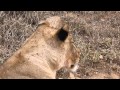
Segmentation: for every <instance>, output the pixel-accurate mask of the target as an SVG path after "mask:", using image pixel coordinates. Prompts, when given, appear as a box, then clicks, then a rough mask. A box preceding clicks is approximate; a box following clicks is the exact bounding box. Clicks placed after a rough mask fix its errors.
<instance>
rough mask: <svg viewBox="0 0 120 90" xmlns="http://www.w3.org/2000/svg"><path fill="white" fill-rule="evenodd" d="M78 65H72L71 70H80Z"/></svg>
mask: <svg viewBox="0 0 120 90" xmlns="http://www.w3.org/2000/svg"><path fill="white" fill-rule="evenodd" d="M78 67H79V66H78V64H74V65H71V66H70V68H71V72H76V71H77V69H78Z"/></svg>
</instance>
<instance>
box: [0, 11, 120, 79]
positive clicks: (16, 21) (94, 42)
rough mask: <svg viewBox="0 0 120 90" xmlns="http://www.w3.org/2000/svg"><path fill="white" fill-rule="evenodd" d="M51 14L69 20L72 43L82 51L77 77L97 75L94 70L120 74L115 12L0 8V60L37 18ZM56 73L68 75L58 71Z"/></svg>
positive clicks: (119, 31)
mask: <svg viewBox="0 0 120 90" xmlns="http://www.w3.org/2000/svg"><path fill="white" fill-rule="evenodd" d="M54 15H58V16H60V17H62V18H64V20H66V21H68V22H69V25H70V31H71V32H72V34H73V36H74V43H75V45H76V46H77V47H78V48H80V50H81V54H80V56H81V57H80V63H79V66H80V68H79V69H78V71H77V74H78V77H79V78H94V77H98V78H100V77H99V75H98V76H95V75H97V74H96V73H105V74H108V75H111V76H108V77H104V78H115V75H117V76H119V77H120V12H118V11H111V12H110V11H109V12H107V11H56V12H55V11H39V12H38V11H0V62H1V63H3V61H5V60H6V59H8V58H9V57H10V56H11V55H12V54H13V52H15V51H16V50H17V49H19V48H20V46H21V44H22V43H23V42H24V41H25V40H26V38H27V37H29V36H30V35H31V34H32V33H33V31H34V30H35V28H36V27H37V25H38V23H39V21H41V20H43V19H45V18H47V17H50V16H54ZM113 73H115V75H113ZM58 76H59V77H63V78H66V76H67V75H66V74H65V72H64V70H61V71H59V74H58Z"/></svg>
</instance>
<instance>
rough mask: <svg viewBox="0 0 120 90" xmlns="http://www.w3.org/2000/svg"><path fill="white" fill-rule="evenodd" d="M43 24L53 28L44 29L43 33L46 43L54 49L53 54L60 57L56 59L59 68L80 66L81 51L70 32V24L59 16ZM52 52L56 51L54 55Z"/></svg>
mask: <svg viewBox="0 0 120 90" xmlns="http://www.w3.org/2000/svg"><path fill="white" fill-rule="evenodd" d="M41 24H44V25H46V26H48V27H50V28H51V29H46V30H44V31H42V33H43V35H44V38H45V40H46V43H47V44H48V45H49V46H50V47H51V49H52V50H51V56H53V57H55V58H57V59H59V60H58V61H57V60H56V65H57V66H58V68H59V69H60V68H61V67H67V68H68V69H70V70H71V71H75V70H76V69H77V67H78V65H77V63H78V62H79V53H80V52H79V50H78V49H77V48H76V47H75V45H74V44H73V37H72V35H71V33H70V32H69V27H68V24H66V23H65V22H63V20H61V18H60V17H58V16H54V17H51V18H48V19H46V21H42V23H41ZM53 50H54V51H53ZM52 52H55V53H54V55H53V53H52Z"/></svg>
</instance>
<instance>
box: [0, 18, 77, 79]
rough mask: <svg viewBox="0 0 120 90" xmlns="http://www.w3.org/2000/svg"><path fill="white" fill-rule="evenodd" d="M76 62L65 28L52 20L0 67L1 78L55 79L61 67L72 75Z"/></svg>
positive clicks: (58, 21)
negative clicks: (68, 70) (70, 71)
mask: <svg viewBox="0 0 120 90" xmlns="http://www.w3.org/2000/svg"><path fill="white" fill-rule="evenodd" d="M78 58H79V50H77V49H76V48H75V46H74V45H73V43H72V36H71V35H70V33H69V31H68V26H67V24H65V22H63V21H62V20H61V18H60V17H58V16H53V17H50V18H47V19H46V20H45V21H42V22H41V23H40V25H39V26H38V27H37V30H36V31H35V32H34V33H33V34H32V35H31V36H30V37H29V38H28V39H27V40H26V41H25V42H24V44H23V45H22V47H21V48H20V49H19V50H18V51H16V52H15V53H14V54H13V56H11V57H10V58H9V59H8V60H7V61H6V62H5V63H4V64H3V65H1V66H0V78H2V79H55V75H56V71H57V70H59V69H60V68H61V67H64V66H66V67H68V68H69V69H70V68H71V69H72V70H73V71H75V70H74V66H75V65H76V63H78ZM75 68H76V66H75Z"/></svg>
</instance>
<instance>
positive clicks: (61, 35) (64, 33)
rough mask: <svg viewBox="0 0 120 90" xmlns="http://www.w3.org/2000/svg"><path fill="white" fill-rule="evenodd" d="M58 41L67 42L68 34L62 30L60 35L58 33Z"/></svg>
mask: <svg viewBox="0 0 120 90" xmlns="http://www.w3.org/2000/svg"><path fill="white" fill-rule="evenodd" d="M57 36H58V39H59V40H61V41H63V42H64V41H65V40H66V38H67V37H68V32H67V31H65V30H64V29H61V30H60V31H59V32H58V33H57Z"/></svg>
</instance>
